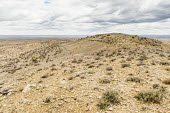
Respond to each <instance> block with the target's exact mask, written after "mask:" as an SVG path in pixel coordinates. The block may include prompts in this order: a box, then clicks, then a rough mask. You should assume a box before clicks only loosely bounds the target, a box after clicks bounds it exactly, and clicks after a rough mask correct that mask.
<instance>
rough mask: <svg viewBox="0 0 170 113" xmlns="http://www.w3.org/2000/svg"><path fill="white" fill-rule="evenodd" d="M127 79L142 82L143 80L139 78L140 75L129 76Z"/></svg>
mask: <svg viewBox="0 0 170 113" xmlns="http://www.w3.org/2000/svg"><path fill="white" fill-rule="evenodd" d="M126 81H130V82H136V83H141V82H142V81H143V79H141V78H138V77H129V78H127V79H126Z"/></svg>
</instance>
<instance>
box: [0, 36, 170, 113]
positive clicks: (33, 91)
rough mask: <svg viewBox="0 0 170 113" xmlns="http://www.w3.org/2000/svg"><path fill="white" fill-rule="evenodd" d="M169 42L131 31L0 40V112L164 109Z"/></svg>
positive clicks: (169, 107)
mask: <svg viewBox="0 0 170 113" xmlns="http://www.w3.org/2000/svg"><path fill="white" fill-rule="evenodd" d="M169 84H170V44H168V43H164V42H161V41H159V40H155V39H150V38H146V37H139V36H137V35H127V34H121V33H109V34H98V35H95V36H88V37H85V38H81V39H56V40H45V41H43V40H41V41H33V40H30V41H28V40H27V41H23V40H22V41H20V40H17V41H1V44H0V111H1V112H2V113H63V112H67V113H80V112H82V113H86V112H87V113H104V112H107V113H112V112H115V113H130V112H140V113H146V112H161V113H168V112H169V111H170V104H169V103H170V85H169Z"/></svg>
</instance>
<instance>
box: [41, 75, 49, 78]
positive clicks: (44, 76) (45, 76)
mask: <svg viewBox="0 0 170 113" xmlns="http://www.w3.org/2000/svg"><path fill="white" fill-rule="evenodd" d="M48 76H49V75H48V74H45V75H43V76H41V78H47V77H48Z"/></svg>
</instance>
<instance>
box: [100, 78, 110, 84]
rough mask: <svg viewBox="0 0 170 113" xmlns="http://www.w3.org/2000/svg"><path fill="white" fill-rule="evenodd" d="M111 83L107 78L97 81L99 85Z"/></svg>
mask: <svg viewBox="0 0 170 113" xmlns="http://www.w3.org/2000/svg"><path fill="white" fill-rule="evenodd" d="M110 82H111V81H110V80H109V79H107V78H104V79H100V80H99V83H101V84H108V83H110Z"/></svg>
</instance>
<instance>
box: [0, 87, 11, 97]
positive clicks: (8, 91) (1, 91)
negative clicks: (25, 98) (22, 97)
mask: <svg viewBox="0 0 170 113" xmlns="http://www.w3.org/2000/svg"><path fill="white" fill-rule="evenodd" d="M10 92H13V90H12V88H11V87H3V88H1V90H0V94H2V95H7V94H8V93H10Z"/></svg>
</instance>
